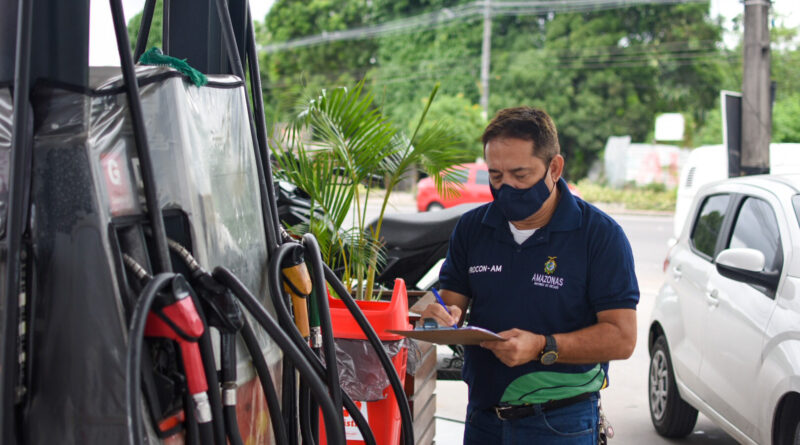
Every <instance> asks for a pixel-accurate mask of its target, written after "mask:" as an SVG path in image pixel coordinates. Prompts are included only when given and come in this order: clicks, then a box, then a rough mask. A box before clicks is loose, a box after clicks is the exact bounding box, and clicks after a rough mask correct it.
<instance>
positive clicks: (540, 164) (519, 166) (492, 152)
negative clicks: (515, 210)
mask: <svg viewBox="0 0 800 445" xmlns="http://www.w3.org/2000/svg"><path fill="white" fill-rule="evenodd" d="M485 156H486V165H487V166H488V167H489V182H490V183H491V184H492V187H494V188H495V189H499V188H500V187H501V186H502V185H503V184H508V185H509V186H511V187H513V188H516V189H526V188H530V187H533V185H534V184H536V183H537V182H539V181H540V180H541V179H542V176H544V174H545V171H546V170H547V166H546V165H545V163H544V161H543V160H541V159H540V158H537V157H536V156H533V141H526V140H524V139H516V138H496V139H492V140H490V141H489V142H488V143H487V144H486V152H485ZM547 176H548V177H547V179H545V183H546V184H547V188H548V189H550V190H552V189H553V184H554V182H553V179H552V177H551V175H547Z"/></svg>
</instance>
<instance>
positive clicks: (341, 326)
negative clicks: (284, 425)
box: [320, 279, 411, 445]
mask: <svg viewBox="0 0 800 445" xmlns="http://www.w3.org/2000/svg"><path fill="white" fill-rule="evenodd" d="M328 303H329V305H330V313H331V324H332V325H333V335H334V337H335V338H336V340H337V354H340V357H339V359H338V360H337V361H338V362H339V365H340V366H342V363H343V362H344V363H349V364H350V366H349V367H348V368H353V369H348V370H347V372H345V373H344V377H345V378H344V379H342V387H343V388H344V389H345V390H346V391H347V393H348V395H350V396H351V397H352V398H353V400H354V401H355V402H356V405H358V406H359V408H360V410H361V413H362V414H363V415H364V417H365V418H366V420H367V422H368V423H369V425H370V427H371V428H372V431H373V434H374V435H375V440H376V442H377V443H379V444H392V445H394V444H398V443H399V442H400V432H401V428H400V426H401V425H400V409H399V408H398V406H397V398H396V397H395V395H394V391H392V388H391V386H390V385H388V381H387V384H385V385H384V384H383V383H381V384H380V385H376V384H375V383H374V382H375V381H376V380H383V379H385V373H384V371H383V368H382V367H381V366H380V364H379V362H378V360H377V356H376V355H375V353H374V351H373V350H372V346H370V345H369V343H368V342H367V337H366V335H365V334H364V333H363V332H362V331H361V328H360V327H359V326H358V323H356V321H355V319H354V318H353V316H352V315H351V314H350V311H349V310H347V308H346V307H345V305H344V303H343V302H342V301H341V300H338V299H333V298H329V300H328ZM356 304H358V307H359V308H360V309H361V311H362V312H363V313H364V316H365V317H366V318H367V321H369V323H370V325H372V327H373V329H375V332H376V333H377V334H378V338H379V339H380V340H381V341H382V342H384V347H385V348H386V349H388V350H389V352H390V355H391V353H394V355H393V356H392V364H393V365H394V367H395V370H396V371H397V374H398V375H399V376H401V378H400V381H401V383H402V382H403V381H404V376H405V375H406V361H407V357H408V350H407V349H406V348H405V347H402V344H401V343H400V342H401V341H402V340H403V338H404V337H402V336H400V335H397V334H392V333H388V332H386V330H387V329H408V328H409V327H410V326H411V325H410V324H409V322H408V295H407V293H406V286H405V282H403V280H401V279H397V280H395V285H394V289H393V291H392V297H391V300H389V301H356ZM340 340H341V343H340ZM339 375H340V377H343V373H342V371H341V370H340V373H339ZM376 386H377V387H376ZM380 386H383V388H382V389H381V388H380ZM320 421H321V422H320V425H323V422H322V419H320ZM345 434H346V437H347V443H348V444H354V445H357V444H363V443H364V441H363V438H362V436H361V432H360V431H359V430H358V428H357V427H356V425H355V422H353V421H352V419H351V418H350V416H349V415H348V414H347V411H346V410H345ZM320 443H321V444H325V443H327V441H326V440H325V434H324V429H323V428H322V427H321V428H320Z"/></svg>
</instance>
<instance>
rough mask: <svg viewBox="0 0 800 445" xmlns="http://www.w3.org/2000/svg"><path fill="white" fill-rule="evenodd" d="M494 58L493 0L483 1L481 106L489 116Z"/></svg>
mask: <svg viewBox="0 0 800 445" xmlns="http://www.w3.org/2000/svg"><path fill="white" fill-rule="evenodd" d="M491 60H492V0H484V1H483V47H482V49H481V108H483V118H484V119H488V117H489V71H490V70H489V68H490V67H491Z"/></svg>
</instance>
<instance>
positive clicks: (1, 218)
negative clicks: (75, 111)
mask: <svg viewBox="0 0 800 445" xmlns="http://www.w3.org/2000/svg"><path fill="white" fill-rule="evenodd" d="M13 105H14V102H13V100H12V99H11V89H10V88H8V87H0V236H2V235H4V234H5V233H6V220H7V218H8V175H9V168H10V166H9V161H10V160H11V131H12V118H13V114H14V113H13V110H12V106H13ZM0 326H2V325H0Z"/></svg>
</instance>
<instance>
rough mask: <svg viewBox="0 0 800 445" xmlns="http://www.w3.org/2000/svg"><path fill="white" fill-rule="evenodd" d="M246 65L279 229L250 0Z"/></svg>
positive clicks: (270, 201)
mask: <svg viewBox="0 0 800 445" xmlns="http://www.w3.org/2000/svg"><path fill="white" fill-rule="evenodd" d="M246 37H247V42H246V43H247V44H246V45H245V46H246V49H247V53H246V54H247V67H248V69H249V71H250V94H252V95H253V116H254V117H255V120H256V122H255V127H256V138H257V140H258V151H259V152H260V153H261V159H262V160H264V175H265V177H266V182H267V184H266V186H267V191H268V192H269V196H270V197H271V199H270V200H269V206H270V213H271V214H272V221H273V224H275V227H277V228H278V230H279V229H280V227H281V226H280V221H278V203H277V202H276V199H277V198H276V197H277V196H278V195H277V193H275V183H274V182H272V163H271V162H270V161H269V159H270V156H269V149H268V147H267V123H266V120H265V118H264V95H263V93H262V90H261V70H260V68H259V67H258V52H257V49H256V33H255V29H254V28H253V17H252V15H251V14H250V2H247V36H246Z"/></svg>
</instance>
